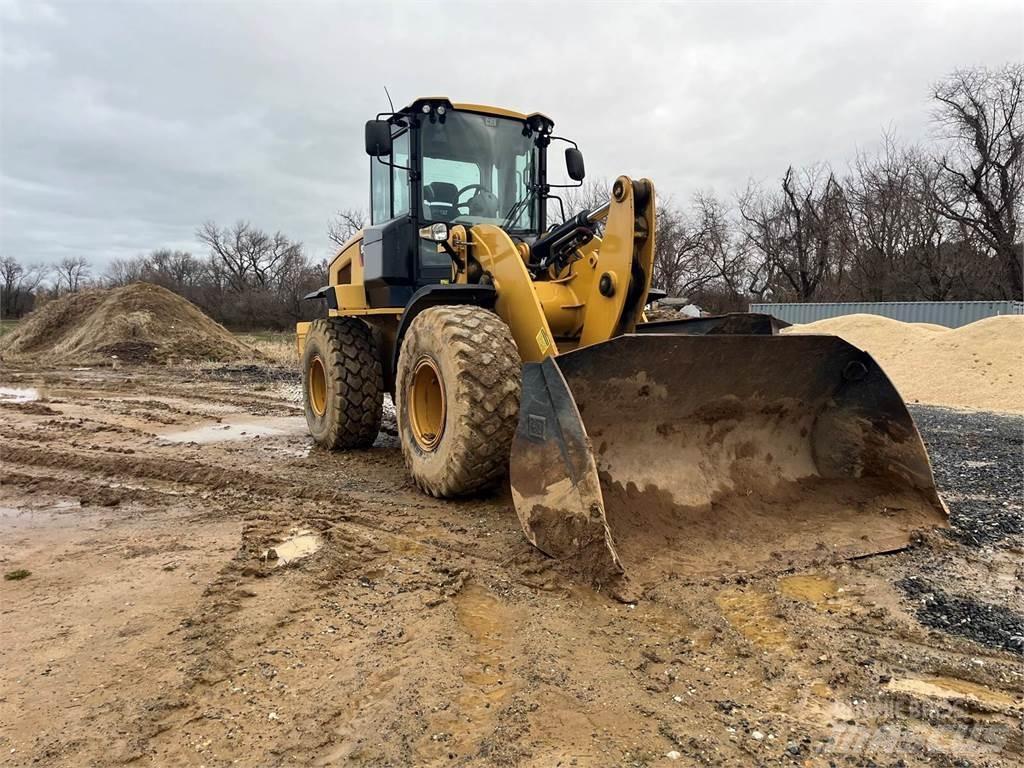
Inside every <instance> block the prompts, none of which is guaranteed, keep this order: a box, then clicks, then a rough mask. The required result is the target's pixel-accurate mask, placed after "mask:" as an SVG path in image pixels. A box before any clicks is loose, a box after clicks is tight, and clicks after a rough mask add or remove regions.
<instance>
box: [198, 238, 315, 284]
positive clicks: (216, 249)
mask: <svg viewBox="0 0 1024 768" xmlns="http://www.w3.org/2000/svg"><path fill="white" fill-rule="evenodd" d="M196 237H198V238H199V240H200V241H201V242H204V243H206V245H207V246H209V248H210V259H211V262H212V263H213V266H214V267H215V268H216V269H217V270H218V271H219V272H220V273H221V274H223V275H224V276H225V277H226V279H227V280H228V282H229V283H230V284H231V287H232V289H234V290H235V291H236V292H239V293H240V292H242V291H244V290H245V289H246V288H269V287H270V286H272V285H273V283H274V282H275V281H276V280H277V277H278V273H279V272H280V271H281V270H282V269H284V268H285V267H286V266H287V264H288V263H289V260H290V259H292V258H294V257H295V254H296V253H299V252H301V251H302V244H301V243H293V242H292V241H291V240H289V239H288V238H287V237H285V236H284V235H283V234H281V233H280V232H276V233H274V234H273V235H270V234H268V233H266V232H264V231H263V230H261V229H257V228H256V227H253V226H252V225H251V224H249V222H247V221H239V222H237V223H236V224H235V225H234V226H232V227H225V228H224V229H221V228H220V227H218V226H217V225H216V224H215V223H214V222H212V221H208V222H206V223H205V224H203V226H202V227H200V228H199V230H198V231H197V232H196Z"/></svg>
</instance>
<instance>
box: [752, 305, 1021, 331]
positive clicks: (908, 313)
mask: <svg viewBox="0 0 1024 768" xmlns="http://www.w3.org/2000/svg"><path fill="white" fill-rule="evenodd" d="M750 311H751V312H761V313H764V314H768V315H774V316H775V317H777V318H779V319H780V320H785V321H786V322H787V323H794V324H804V323H813V322H814V321H815V320H824V319H825V318H828V317H841V316H843V315H855V314H865V315H882V316H883V317H891V318H892V319H893V320H902V321H903V322H905V323H934V324H935V325H945V326H947V327H948V328H959V327H960V326H961V325H967V324H968V323H973V322H974V321H975V320H981V319H982V318H985V317H993V316H995V315H1022V314H1024V301H854V302H826V303H814V304H751V305H750Z"/></svg>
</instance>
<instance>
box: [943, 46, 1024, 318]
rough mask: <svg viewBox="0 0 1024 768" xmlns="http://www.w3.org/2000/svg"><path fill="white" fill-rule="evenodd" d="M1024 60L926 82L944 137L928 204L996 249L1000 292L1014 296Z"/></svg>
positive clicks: (1022, 283)
mask: <svg viewBox="0 0 1024 768" xmlns="http://www.w3.org/2000/svg"><path fill="white" fill-rule="evenodd" d="M1022 95H1024V64H1010V65H1007V66H1005V67H1003V68H1002V69H999V70H995V71H992V70H988V69H984V68H979V69H965V70H957V71H956V72H954V73H953V74H951V75H950V76H949V77H947V78H946V79H944V80H942V81H941V82H939V83H936V84H935V86H933V88H932V98H933V99H934V100H935V101H936V102H937V106H936V108H935V111H934V114H933V117H934V120H935V122H936V123H937V124H938V126H940V129H941V130H942V131H943V134H944V138H945V139H946V140H947V141H948V149H947V152H946V153H945V154H943V155H942V156H941V157H940V158H938V162H939V166H940V167H941V169H942V174H941V176H940V178H939V182H940V184H939V186H938V189H937V192H938V194H937V195H936V198H935V202H936V205H937V206H938V208H939V210H940V211H941V212H942V213H943V214H944V215H945V216H947V217H948V218H949V219H951V220H952V221H955V222H957V223H959V224H962V225H964V226H966V227H969V228H970V229H971V230H972V231H973V232H974V233H976V234H977V236H978V237H979V238H980V239H981V240H982V241H983V242H984V243H985V244H986V245H987V246H988V247H989V248H991V249H992V251H993V252H994V253H995V254H996V256H997V258H998V260H999V263H1000V266H1001V268H1002V275H1003V289H1004V294H1005V295H1007V296H1009V297H1012V298H1015V299H1019V298H1021V295H1022V292H1024V276H1022V245H1021V243H1020V242H1019V241H1018V238H1019V237H1020V227H1021V212H1022V206H1024V197H1022V192H1024V104H1022V103H1021V99H1022Z"/></svg>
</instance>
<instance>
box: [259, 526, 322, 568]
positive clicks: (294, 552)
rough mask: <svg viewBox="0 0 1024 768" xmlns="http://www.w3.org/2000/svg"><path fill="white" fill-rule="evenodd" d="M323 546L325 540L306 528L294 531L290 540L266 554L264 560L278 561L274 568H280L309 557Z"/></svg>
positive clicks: (289, 536)
mask: <svg viewBox="0 0 1024 768" xmlns="http://www.w3.org/2000/svg"><path fill="white" fill-rule="evenodd" d="M323 545H324V540H323V539H322V538H321V537H320V535H319V534H318V533H315V532H313V531H311V530H309V529H306V528H303V529H300V530H293V531H292V532H291V533H290V534H289V535H288V538H286V539H285V540H284V541H282V542H281V543H280V544H275V545H274V546H272V547H271V548H270V549H268V550H267V551H266V552H264V553H263V558H264V559H265V560H268V561H269V560H274V561H276V562H275V563H274V567H275V568H280V567H281V566H282V565H288V564H289V563H294V562H295V561H296V560H301V559H302V558H304V557H309V556H310V555H312V554H313V553H314V552H316V551H317V550H318V549H320V547H322V546H323Z"/></svg>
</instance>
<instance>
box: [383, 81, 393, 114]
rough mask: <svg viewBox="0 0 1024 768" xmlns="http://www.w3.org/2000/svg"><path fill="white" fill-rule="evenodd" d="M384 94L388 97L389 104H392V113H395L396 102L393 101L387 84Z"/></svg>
mask: <svg viewBox="0 0 1024 768" xmlns="http://www.w3.org/2000/svg"><path fill="white" fill-rule="evenodd" d="M384 95H385V96H387V97H388V104H389V105H390V106H391V113H392V114H394V112H395V104H394V102H393V101H391V94H390V93H388V87H387V86H386V85H385V86H384Z"/></svg>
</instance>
